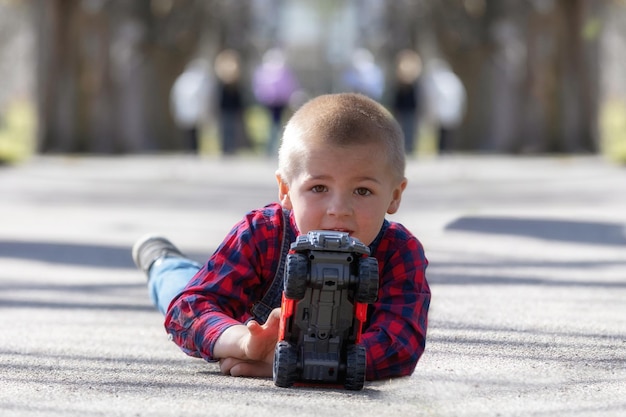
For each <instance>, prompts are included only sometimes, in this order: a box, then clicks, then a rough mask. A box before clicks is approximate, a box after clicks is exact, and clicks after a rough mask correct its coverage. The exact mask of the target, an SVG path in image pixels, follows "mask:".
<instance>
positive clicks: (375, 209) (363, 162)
mask: <svg viewBox="0 0 626 417" xmlns="http://www.w3.org/2000/svg"><path fill="white" fill-rule="evenodd" d="M277 179H278V187H279V197H280V201H281V204H282V205H283V207H284V208H286V209H290V210H292V211H293V213H294V216H295V220H296V224H297V226H298V229H299V231H300V233H302V234H306V233H307V232H309V231H311V230H336V231H342V232H348V233H350V236H353V237H356V238H357V239H359V240H360V241H361V242H363V243H364V244H366V245H369V244H370V243H372V241H373V240H374V238H375V237H376V236H377V234H378V232H379V231H380V228H381V226H382V223H383V220H384V218H385V214H386V213H389V214H393V213H395V212H396V211H397V210H398V207H399V206H400V198H401V196H402V192H403V191H404V188H405V187H406V179H402V180H398V179H397V178H396V177H394V175H393V174H392V170H391V167H390V166H389V160H388V158H387V156H386V154H385V152H384V149H383V148H382V146H381V145H378V144H366V145H356V146H347V147H337V146H329V145H327V144H323V143H317V144H315V145H312V147H311V148H310V149H309V153H308V155H307V156H306V157H305V158H304V159H303V160H302V161H301V164H300V165H299V166H298V174H296V176H295V178H293V179H291V182H290V184H287V183H286V182H285V181H283V180H282V178H281V177H280V175H277Z"/></svg>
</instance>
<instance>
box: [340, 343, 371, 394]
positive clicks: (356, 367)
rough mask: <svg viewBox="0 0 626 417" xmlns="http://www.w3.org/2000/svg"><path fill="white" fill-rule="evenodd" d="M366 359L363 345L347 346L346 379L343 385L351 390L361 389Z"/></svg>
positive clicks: (363, 382) (363, 381)
mask: <svg viewBox="0 0 626 417" xmlns="http://www.w3.org/2000/svg"><path fill="white" fill-rule="evenodd" d="M366 364H367V359H366V355H365V346H361V345H352V346H348V349H347V355H346V381H345V383H344V387H345V388H346V389H349V390H352V391H358V390H361V389H363V385H364V384H365V366H366Z"/></svg>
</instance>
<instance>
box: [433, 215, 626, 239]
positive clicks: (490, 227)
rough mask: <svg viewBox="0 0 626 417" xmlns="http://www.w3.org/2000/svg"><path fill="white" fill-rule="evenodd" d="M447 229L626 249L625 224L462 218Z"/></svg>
mask: <svg viewBox="0 0 626 417" xmlns="http://www.w3.org/2000/svg"><path fill="white" fill-rule="evenodd" d="M445 230H455V231H467V232H479V233H487V234H498V235H517V236H526V237H532V238H538V239H544V240H558V241H564V242H572V243H583V244H591V245H610V246H626V225H624V224H621V223H605V222H584V221H571V220H554V219H528V218H526V219H525V218H519V217H472V216H466V217H461V218H459V219H457V220H455V221H453V222H452V223H450V224H448V225H447V226H446V228H445Z"/></svg>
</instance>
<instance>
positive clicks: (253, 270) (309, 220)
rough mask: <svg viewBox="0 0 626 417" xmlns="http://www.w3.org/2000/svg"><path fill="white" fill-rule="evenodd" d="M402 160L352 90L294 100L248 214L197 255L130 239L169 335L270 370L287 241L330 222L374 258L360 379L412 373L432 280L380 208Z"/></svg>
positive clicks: (228, 369) (190, 349)
mask: <svg viewBox="0 0 626 417" xmlns="http://www.w3.org/2000/svg"><path fill="white" fill-rule="evenodd" d="M404 167H405V156H404V143H403V136H402V132H401V130H400V128H399V126H398V124H397V122H396V121H395V120H394V119H393V117H392V116H391V115H390V114H389V112H387V111H386V110H385V109H384V108H383V107H382V106H381V105H380V104H378V103H376V102H375V101H373V100H371V99H369V98H366V97H365V96H363V95H359V94H351V93H347V94H329V95H323V96H320V97H317V98H315V99H313V100H311V101H309V102H308V103H306V104H304V105H303V106H302V107H301V108H300V109H299V110H298V111H297V112H296V113H295V114H294V115H293V117H292V118H291V119H290V121H289V122H288V123H287V126H286V127H285V131H284V134H283V139H282V144H281V147H280V150H279V159H278V170H277V172H276V179H277V181H278V196H279V203H273V204H269V205H267V206H265V207H263V208H261V209H258V210H253V211H251V212H250V213H248V214H247V215H246V216H245V217H244V219H243V220H241V221H240V222H239V223H238V224H236V225H235V226H234V228H233V229H232V230H231V232H230V233H229V235H228V236H226V238H225V239H224V241H223V242H222V243H221V245H220V246H219V247H218V248H217V250H216V252H215V253H214V254H213V255H212V256H211V258H210V259H209V260H208V262H207V263H206V264H205V265H204V266H201V265H199V264H196V263H195V262H193V261H190V260H189V259H186V258H185V257H184V256H183V255H182V254H181V253H180V251H179V250H178V249H177V248H176V247H175V246H174V245H173V244H172V243H171V242H169V241H168V240H167V239H164V238H161V237H158V236H149V237H146V238H144V239H141V240H139V241H138V242H137V243H136V244H135V246H134V247H133V259H134V260H135V263H136V264H137V266H138V267H139V268H140V269H142V270H143V271H144V272H146V273H147V274H148V277H149V280H148V286H149V288H150V291H151V295H152V299H153V301H154V302H155V304H156V305H157V306H158V307H159V309H160V310H161V311H162V312H163V313H164V314H165V327H166V329H167V332H168V333H169V334H170V335H171V337H172V339H173V340H174V342H175V343H176V344H177V345H179V346H180V347H181V349H182V350H183V351H185V352H186V353H187V354H189V355H192V356H197V357H202V358H204V359H206V360H208V361H218V360H219V362H220V369H221V371H222V372H223V373H224V374H229V375H233V376H261V377H269V376H271V375H272V361H273V358H274V347H275V345H276V342H277V333H278V322H279V317H280V310H279V309H278V308H277V307H279V306H280V299H281V291H282V273H283V269H284V259H285V256H286V254H287V252H288V249H289V245H290V243H291V242H293V241H294V240H295V239H296V236H297V235H299V234H306V233H307V232H308V231H310V230H319V229H322V230H324V229H325V230H337V231H343V232H349V234H350V235H351V236H353V237H355V238H358V239H359V240H360V241H361V242H363V243H364V244H365V245H368V246H369V248H370V250H371V255H372V256H375V257H376V258H377V260H378V264H379V272H380V273H379V275H380V285H379V292H378V301H377V302H375V303H374V304H371V305H370V306H369V310H368V318H367V322H366V323H365V325H364V328H363V334H362V337H361V343H363V344H364V346H365V348H366V352H367V368H366V378H367V379H368V380H376V379H383V378H389V377H397V376H404V375H410V374H411V373H412V372H413V370H414V369H415V366H416V364H417V361H418V359H419V358H420V356H421V355H422V353H423V351H424V347H425V343H426V327H427V315H428V307H429V304H430V289H429V287H428V283H427V281H426V277H425V270H426V266H427V264H428V262H427V260H426V258H425V256H424V251H423V248H422V245H421V244H420V242H419V241H418V240H417V239H416V238H415V237H414V236H413V235H412V234H411V233H410V232H409V231H408V230H407V229H406V228H404V226H402V225H400V224H398V223H394V222H390V221H388V220H386V219H385V215H386V214H387V213H389V214H393V213H395V212H396V211H397V210H398V208H399V206H400V200H401V197H402V193H403V191H404V189H405V187H406V184H407V180H406V178H405V177H404Z"/></svg>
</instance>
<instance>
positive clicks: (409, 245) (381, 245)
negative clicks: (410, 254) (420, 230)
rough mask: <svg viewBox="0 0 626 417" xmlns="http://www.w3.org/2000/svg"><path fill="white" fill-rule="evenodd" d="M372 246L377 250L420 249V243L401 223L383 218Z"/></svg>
mask: <svg viewBox="0 0 626 417" xmlns="http://www.w3.org/2000/svg"><path fill="white" fill-rule="evenodd" d="M372 246H374V247H375V248H376V249H377V250H378V251H381V250H382V251H386V252H393V251H396V250H402V249H409V250H414V249H421V247H422V244H421V243H420V241H419V240H418V238H417V237H416V236H415V235H414V234H413V233H412V232H411V231H410V230H409V229H407V228H406V226H404V225H403V224H401V223H397V222H393V221H390V220H385V222H384V223H383V227H382V228H381V231H380V234H379V235H378V237H377V238H376V239H375V241H374V244H373V245H372Z"/></svg>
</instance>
